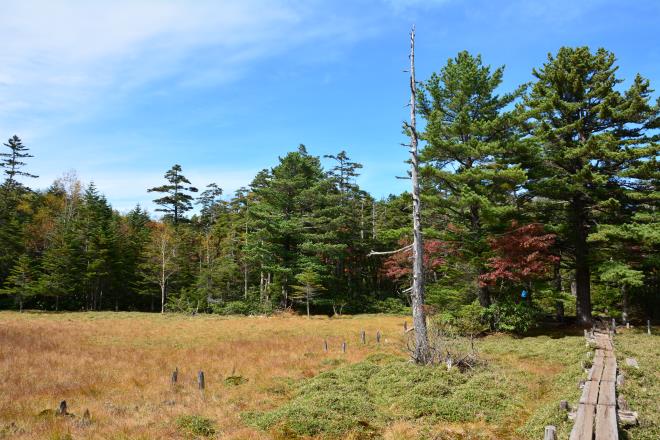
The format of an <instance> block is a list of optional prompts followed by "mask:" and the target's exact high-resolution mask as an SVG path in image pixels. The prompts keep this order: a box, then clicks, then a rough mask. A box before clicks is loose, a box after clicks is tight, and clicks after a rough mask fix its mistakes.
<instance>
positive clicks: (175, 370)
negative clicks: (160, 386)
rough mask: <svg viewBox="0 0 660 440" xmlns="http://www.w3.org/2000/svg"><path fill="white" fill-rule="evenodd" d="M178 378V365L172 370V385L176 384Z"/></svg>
mask: <svg viewBox="0 0 660 440" xmlns="http://www.w3.org/2000/svg"><path fill="white" fill-rule="evenodd" d="M178 380H179V367H176V368H175V369H174V371H172V386H174V385H176V382H177V381H178Z"/></svg>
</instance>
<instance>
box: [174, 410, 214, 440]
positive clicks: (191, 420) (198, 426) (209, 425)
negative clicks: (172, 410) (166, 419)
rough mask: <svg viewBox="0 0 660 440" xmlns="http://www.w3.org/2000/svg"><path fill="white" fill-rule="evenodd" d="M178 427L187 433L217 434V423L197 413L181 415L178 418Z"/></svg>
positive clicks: (197, 434) (206, 435)
mask: <svg viewBox="0 0 660 440" xmlns="http://www.w3.org/2000/svg"><path fill="white" fill-rule="evenodd" d="M176 425H177V427H178V428H179V429H180V430H182V431H184V432H185V433H187V434H190V435H195V436H202V437H211V436H213V435H215V433H216V429H215V423H213V421H212V420H211V419H208V418H206V417H202V416H196V415H185V416H179V417H177V419H176Z"/></svg>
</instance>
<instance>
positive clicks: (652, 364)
mask: <svg viewBox="0 0 660 440" xmlns="http://www.w3.org/2000/svg"><path fill="white" fill-rule="evenodd" d="M659 333H660V329H659V328H658V327H655V328H654V329H653V334H651V335H648V334H646V328H642V329H620V330H618V333H617V335H616V336H615V337H614V348H615V350H616V355H617V362H618V364H619V369H620V371H622V372H623V374H624V376H625V381H624V385H623V387H621V388H619V390H618V391H619V394H620V395H621V396H623V397H624V398H625V399H626V401H627V402H628V405H629V406H630V409H632V410H633V411H637V412H638V413H639V426H636V427H630V428H627V429H625V430H623V431H622V432H621V434H622V435H621V438H623V439H634V440H657V439H660V336H658V334H659ZM629 357H632V358H635V359H636V360H637V363H638V364H639V368H635V367H629V366H628V365H626V362H625V360H626V358H629Z"/></svg>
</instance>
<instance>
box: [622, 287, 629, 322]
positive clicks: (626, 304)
mask: <svg viewBox="0 0 660 440" xmlns="http://www.w3.org/2000/svg"><path fill="white" fill-rule="evenodd" d="M621 296H622V299H623V311H622V313H621V318H622V319H623V323H624V324H627V323H628V316H629V312H630V310H628V309H629V307H630V305H629V301H628V286H626V285H625V284H622V285H621Z"/></svg>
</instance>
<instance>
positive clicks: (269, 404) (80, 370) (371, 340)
mask: <svg viewBox="0 0 660 440" xmlns="http://www.w3.org/2000/svg"><path fill="white" fill-rule="evenodd" d="M404 320H406V318H405V317H397V316H369V315H364V316H354V317H341V318H328V317H312V318H311V319H307V318H305V317H300V316H292V315H281V316H273V317H220V316H212V315H201V316H195V317H191V316H184V315H175V314H166V315H158V314H146V313H112V312H97V313H61V314H51V313H22V314H19V313H15V312H0V438H12V439H14V438H15V439H52V440H55V439H58V440H64V439H186V438H191V436H190V435H189V434H186V432H184V431H182V430H181V429H180V427H178V426H177V424H176V423H175V421H176V420H177V417H179V416H182V415H199V416H203V417H206V418H208V419H210V420H212V421H213V422H214V423H215V426H216V434H215V436H214V438H221V439H269V438H282V435H281V434H277V433H274V432H264V431H260V430H258V429H256V428H252V427H250V426H248V425H247V424H246V423H245V422H244V419H242V418H241V414H242V413H246V412H250V411H266V410H270V409H273V408H276V407H278V406H280V405H282V404H283V403H285V402H286V401H288V400H289V399H291V395H290V394H291V393H290V392H288V391H287V389H288V388H290V387H289V385H288V384H291V383H296V382H300V381H302V380H304V379H306V378H310V377H314V376H316V375H317V374H318V373H320V372H322V371H326V370H331V369H333V368H337V366H338V365H347V364H352V363H355V362H359V361H361V360H363V359H364V358H366V357H367V356H368V355H370V354H373V353H378V352H385V353H392V354H398V355H401V356H405V351H404V341H403V339H404V335H403V332H402V325H403V322H404ZM408 321H410V320H409V319H408ZM361 330H365V331H366V334H367V344H366V345H363V344H362V343H361V341H360V332H361ZM377 331H380V332H381V333H382V335H383V336H382V341H381V343H380V344H376V341H375V335H376V332H377ZM326 338H327V340H328V343H329V352H327V353H326V352H324V350H323V340H324V339H326ZM562 338H563V339H558V338H555V337H552V338H551V337H549V336H541V337H540V338H523V339H513V338H511V337H509V336H505V335H493V336H489V337H487V338H485V339H484V340H483V341H481V342H480V344H481V346H482V347H483V356H484V357H486V358H487V359H488V360H489V362H490V363H492V364H493V365H496V366H497V368H499V369H500V370H501V371H505V372H507V371H510V372H512V373H511V375H510V376H511V377H513V378H518V379H515V380H519V381H520V382H519V384H514V386H513V387H512V389H514V390H515V392H514V393H512V396H511V399H512V401H514V402H515V405H516V408H518V410H516V411H514V412H512V413H511V414H510V415H509V414H508V413H507V414H506V415H505V417H504V419H503V420H501V421H499V422H498V423H497V424H493V423H489V422H486V421H485V420H483V419H478V420H475V421H473V422H469V423H464V424H458V423H437V422H434V423H436V425H434V426H433V427H432V431H433V432H434V433H438V434H437V435H436V434H434V435H433V436H432V437H429V436H428V432H429V431H428V429H426V430H425V431H422V430H421V428H420V426H421V425H420V424H419V423H417V421H415V420H405V419H404V420H394V421H392V422H391V423H390V422H388V425H387V426H385V427H384V428H383V429H382V430H381V431H379V434H378V436H380V437H383V438H385V439H391V440H395V439H403V440H405V439H421V438H434V439H438V440H441V439H518V438H529V437H530V436H529V435H524V436H523V435H521V434H520V432H521V431H519V430H518V428H520V427H522V426H523V425H524V424H525V423H528V424H530V423H531V424H532V425H533V424H534V423H535V422H533V420H535V419H534V418H535V417H540V416H538V414H539V413H542V412H543V411H546V412H547V411H551V410H552V411H554V408H555V407H556V402H558V401H559V399H560V398H561V399H563V398H569V399H570V398H576V397H577V395H579V390H578V389H577V387H576V386H575V381H574V378H575V377H577V376H575V375H579V374H581V373H582V369H581V367H580V365H579V361H575V360H574V359H567V356H566V355H565V354H564V353H574V352H575V353H576V355H575V356H577V357H575V359H578V358H579V357H580V356H583V355H584V353H582V352H581V351H582V350H583V348H580V347H584V341H583V339H581V338H580V336H579V335H577V336H570V337H564V336H562ZM342 341H346V342H347V344H348V350H347V353H342V351H341V343H342ZM549 347H550V348H549ZM553 347H559V348H558V349H555V348H553ZM561 350H564V351H563V352H562V351H561ZM175 367H178V369H179V382H178V385H177V386H176V387H173V386H172V385H171V383H170V377H171V373H172V371H173V370H174V368H175ZM199 370H203V371H204V373H205V376H206V389H205V391H204V393H203V394H202V393H200V391H199V390H198V389H197V383H196V381H197V378H196V376H197V372H198V371H199ZM569 370H570V371H569ZM229 376H242V377H243V378H245V379H247V382H246V383H243V384H240V385H238V386H234V385H231V384H227V383H225V379H226V378H227V377H229ZM562 378H563V379H562ZM488 386H493V387H497V386H498V384H497V383H493V384H489V385H488ZM509 386H511V385H509ZM477 392H478V390H477ZM567 394H568V397H566V396H567ZM61 400H66V401H67V403H68V407H69V411H70V412H71V413H73V414H74V416H72V417H59V416H55V415H52V411H46V412H45V413H43V412H44V410H55V409H56V408H57V406H58V405H59V402H60V401H61ZM544 405H545V406H544ZM540 408H541V409H542V408H550V409H551V410H550V409H547V410H541V411H539V409H540ZM85 410H89V412H90V414H91V423H90V424H87V425H85V424H83V423H81V416H82V414H83V413H84V412H85ZM542 417H545V416H543V415H542ZM542 417H541V418H540V419H539V420H541V419H542ZM530 420H531V422H530ZM539 423H545V422H544V421H542V420H541V422H539ZM566 423H568V422H566ZM427 428H428V427H427ZM540 428H541V429H542V426H541V427H540ZM535 429H536V428H535ZM562 429H563V430H564V431H565V430H566V429H570V428H566V426H564V427H563V428H562ZM278 435H279V437H278ZM3 436H4V437H3ZM349 437H350V435H349ZM344 438H346V437H344Z"/></svg>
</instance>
